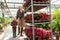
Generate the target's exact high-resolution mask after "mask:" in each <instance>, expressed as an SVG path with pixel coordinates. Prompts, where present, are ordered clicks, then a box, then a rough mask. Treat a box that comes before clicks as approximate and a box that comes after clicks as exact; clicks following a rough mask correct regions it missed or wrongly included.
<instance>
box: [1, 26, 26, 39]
mask: <svg viewBox="0 0 60 40" xmlns="http://www.w3.org/2000/svg"><path fill="white" fill-rule="evenodd" d="M24 38H26V36H25V34H24V33H23V36H19V35H18V36H17V37H16V38H13V36H12V27H11V26H10V25H8V27H7V28H6V29H5V30H4V32H3V33H2V34H0V40H24Z"/></svg>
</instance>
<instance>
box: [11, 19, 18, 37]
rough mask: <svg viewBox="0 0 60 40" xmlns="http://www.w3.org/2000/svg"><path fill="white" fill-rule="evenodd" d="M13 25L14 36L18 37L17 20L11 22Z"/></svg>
mask: <svg viewBox="0 0 60 40" xmlns="http://www.w3.org/2000/svg"><path fill="white" fill-rule="evenodd" d="M11 26H12V30H13V37H16V26H17V22H16V20H13V21H12V22H11Z"/></svg>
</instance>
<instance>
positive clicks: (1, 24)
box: [0, 17, 10, 30]
mask: <svg viewBox="0 0 60 40" xmlns="http://www.w3.org/2000/svg"><path fill="white" fill-rule="evenodd" d="M9 22H10V19H9V18H5V17H4V18H3V17H0V30H1V29H3V28H4V27H5V26H6V25H7V24H8V23H9Z"/></svg>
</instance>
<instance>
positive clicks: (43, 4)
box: [34, 4, 49, 6]
mask: <svg viewBox="0 0 60 40" xmlns="http://www.w3.org/2000/svg"><path fill="white" fill-rule="evenodd" d="M34 6H49V4H34Z"/></svg>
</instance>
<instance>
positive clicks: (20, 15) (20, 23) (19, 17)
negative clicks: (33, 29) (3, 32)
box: [16, 6, 25, 36]
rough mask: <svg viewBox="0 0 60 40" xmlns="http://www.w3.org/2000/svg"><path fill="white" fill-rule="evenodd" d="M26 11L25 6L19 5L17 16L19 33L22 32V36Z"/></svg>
mask: <svg viewBox="0 0 60 40" xmlns="http://www.w3.org/2000/svg"><path fill="white" fill-rule="evenodd" d="M24 13H25V11H24V10H23V6H19V7H18V11H17V17H16V18H17V20H18V35H19V33H21V36H22V31H23V27H24V26H25V20H24ZM20 29H21V32H20Z"/></svg>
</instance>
